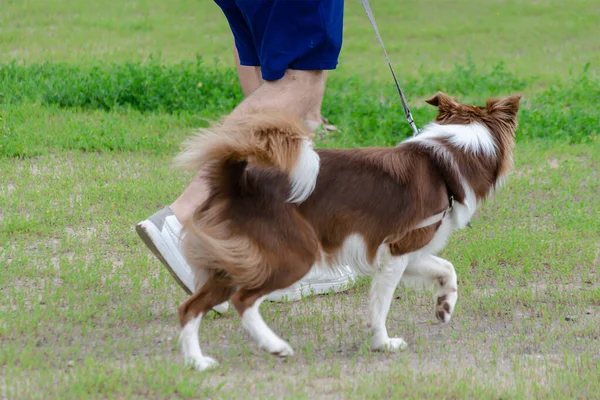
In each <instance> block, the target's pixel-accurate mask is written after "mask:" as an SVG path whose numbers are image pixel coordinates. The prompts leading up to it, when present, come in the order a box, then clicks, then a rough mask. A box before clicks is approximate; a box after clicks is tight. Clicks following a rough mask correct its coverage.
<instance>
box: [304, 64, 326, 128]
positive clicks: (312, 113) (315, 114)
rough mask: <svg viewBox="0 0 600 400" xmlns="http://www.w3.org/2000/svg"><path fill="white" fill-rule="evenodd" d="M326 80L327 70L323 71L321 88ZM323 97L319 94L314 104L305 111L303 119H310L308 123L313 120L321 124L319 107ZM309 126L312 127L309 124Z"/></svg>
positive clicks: (321, 104)
mask: <svg viewBox="0 0 600 400" xmlns="http://www.w3.org/2000/svg"><path fill="white" fill-rule="evenodd" d="M326 82H327V71H323V88H325V86H326ZM323 97H324V96H320V97H319V99H318V101H317V102H316V103H315V104H314V106H313V107H312V108H311V109H310V110H309V111H308V112H307V113H306V116H305V117H304V119H305V120H306V121H310V122H309V124H312V123H313V122H314V123H316V124H321V122H322V121H321V108H322V107H323ZM309 126H310V125H309ZM311 128H313V127H312V126H311ZM313 129H314V128H313Z"/></svg>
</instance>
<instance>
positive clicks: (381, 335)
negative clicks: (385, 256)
mask: <svg viewBox="0 0 600 400" xmlns="http://www.w3.org/2000/svg"><path fill="white" fill-rule="evenodd" d="M407 262H408V258H407V257H406V256H399V257H392V259H391V260H390V262H389V263H388V264H387V265H382V266H381V267H380V268H379V269H377V271H376V272H375V275H374V276H373V281H372V283H371V291H370V295H369V327H370V329H371V333H372V335H373V336H372V338H371V349H373V350H377V351H398V350H404V349H405V348H406V347H407V344H406V342H405V341H404V340H403V339H402V338H390V337H389V336H388V332H387V328H386V326H385V322H386V319H387V315H388V312H389V310H390V305H391V303H392V298H393V297H394V291H395V290H396V287H397V286H398V283H399V282H400V279H402V274H403V273H404V270H405V269H406V265H407Z"/></svg>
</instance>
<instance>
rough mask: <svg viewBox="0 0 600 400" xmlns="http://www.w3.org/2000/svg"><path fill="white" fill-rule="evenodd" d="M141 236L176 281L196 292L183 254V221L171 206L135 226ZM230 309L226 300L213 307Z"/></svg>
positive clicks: (192, 276) (184, 287)
mask: <svg viewBox="0 0 600 400" xmlns="http://www.w3.org/2000/svg"><path fill="white" fill-rule="evenodd" d="M135 230H136V231H137V233H138V235H139V236H140V238H141V239H142V240H143V241H144V243H145V244H146V246H148V248H149V249H150V250H151V251H152V253H154V255H155V256H156V257H157V258H158V259H159V260H160V261H161V262H162V263H163V265H164V266H165V267H166V268H167V271H169V273H170V274H171V276H173V278H174V279H175V281H176V282H177V283H178V284H179V286H181V287H182V288H183V290H185V291H186V292H187V293H188V294H192V293H193V292H194V288H195V285H194V273H193V272H192V269H191V268H190V266H189V265H188V263H187V262H186V261H185V258H184V257H183V255H182V254H181V248H180V247H179V246H180V241H181V238H180V233H181V223H180V222H179V220H177V217H176V216H175V214H173V211H172V210H171V208H170V207H165V208H163V209H162V210H160V211H159V212H157V213H156V214H154V215H152V216H151V217H150V218H148V219H147V220H145V221H142V222H140V223H139V224H137V225H136V226H135ZM228 309H229V303H227V302H225V303H222V304H219V305H217V306H215V307H213V310H215V311H216V312H218V313H221V314H222V313H224V312H226V311H227V310H228Z"/></svg>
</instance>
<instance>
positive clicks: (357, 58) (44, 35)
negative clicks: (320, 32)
mask: <svg viewBox="0 0 600 400" xmlns="http://www.w3.org/2000/svg"><path fill="white" fill-rule="evenodd" d="M372 9H373V12H374V14H375V17H376V19H377V23H378V25H379V27H380V31H381V34H382V35H383V38H384V40H385V43H386V46H387V48H388V51H389V53H390V57H391V58H392V61H393V62H394V64H395V65H396V67H397V68H398V71H399V73H400V74H401V76H412V75H414V74H415V72H416V71H418V70H419V68H421V67H422V68H425V70H427V71H430V72H438V71H440V70H451V69H453V68H454V65H455V64H456V63H457V62H464V61H465V57H467V55H470V56H471V57H472V58H473V60H474V61H475V62H476V63H477V65H484V64H485V65H495V64H497V63H498V62H505V63H506V64H507V66H508V68H509V70H510V71H512V72H515V73H516V74H518V75H519V76H542V77H544V78H549V79H553V78H554V77H555V76H557V75H562V76H564V75H566V74H568V73H569V72H571V71H577V70H579V69H580V68H581V66H583V65H585V64H586V63H587V62H591V63H592V65H593V66H594V68H596V70H597V68H598V65H600V51H598V41H597V38H596V37H597V32H598V27H597V25H598V23H597V22H598V6H597V4H596V2H594V1H593V0H572V1H569V5H568V6H565V5H564V2H563V1H562V0H539V1H535V2H534V1H531V2H524V1H519V0H495V1H486V0H478V1H472V0H471V1H469V0H454V1H443V2H439V1H433V0H425V1H416V0H411V1H402V2H398V1H395V0H380V1H377V2H373V4H372ZM0 18H1V25H2V31H0V35H1V36H0V38H1V40H0V43H1V48H2V51H0V61H3V62H7V61H11V60H12V59H18V60H26V61H29V62H43V61H54V62H63V61H68V62H72V63H77V64H79V63H94V62H96V61H98V60H106V59H108V60H114V61H118V62H123V61H132V60H133V61H137V60H140V59H145V58H147V57H149V56H150V55H151V54H161V55H162V57H163V58H164V59H165V60H168V61H169V62H179V61H182V60H190V59H193V58H194V57H195V55H196V54H200V55H204V56H206V58H209V59H211V61H212V59H213V58H216V59H218V60H219V61H220V62H221V63H222V65H231V62H232V59H233V58H232V57H233V55H232V54H233V53H232V51H231V46H232V37H231V34H230V32H229V30H228V28H227V22H226V21H225V18H224V17H223V15H222V14H221V11H220V9H219V8H218V7H217V6H216V5H215V4H214V3H213V2H211V1H207V2H200V1H187V0H177V1H172V2H164V1H160V0H144V1H141V0H138V1H127V2H117V3H115V2H112V1H108V0H99V1H95V2H93V3H92V2H82V1H76V0H52V1H48V2H43V3H36V5H35V7H34V6H33V5H32V4H31V3H28V2H23V1H17V0H5V1H4V2H3V10H2V15H1V16H0ZM344 29H345V31H344V48H343V53H342V60H341V61H342V62H341V66H340V74H342V75H345V76H349V75H359V74H360V75H361V76H362V77H368V78H370V77H372V76H373V75H375V76H377V77H378V78H385V79H386V80H387V79H388V73H389V72H388V70H387V66H386V65H385V62H384V59H383V55H382V54H381V50H380V49H379V47H378V46H379V44H378V43H377V40H376V38H375V36H374V33H373V31H372V28H371V25H370V24H369V22H368V20H367V18H366V16H365V15H364V11H363V9H362V6H361V5H360V3H359V2H358V1H348V2H346V15H345V27H344ZM336 74H337V73H336Z"/></svg>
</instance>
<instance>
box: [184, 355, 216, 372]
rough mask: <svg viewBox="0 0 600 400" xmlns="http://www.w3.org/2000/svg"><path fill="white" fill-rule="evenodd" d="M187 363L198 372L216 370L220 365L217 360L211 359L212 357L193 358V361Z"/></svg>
mask: <svg viewBox="0 0 600 400" xmlns="http://www.w3.org/2000/svg"><path fill="white" fill-rule="evenodd" d="M186 363H187V364H188V365H191V366H192V367H194V368H195V369H197V370H198V371H204V370H207V369H210V368H214V367H216V366H217V365H219V363H218V362H217V360H215V359H214V358H211V357H198V358H193V359H189V360H187V361H186Z"/></svg>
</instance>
